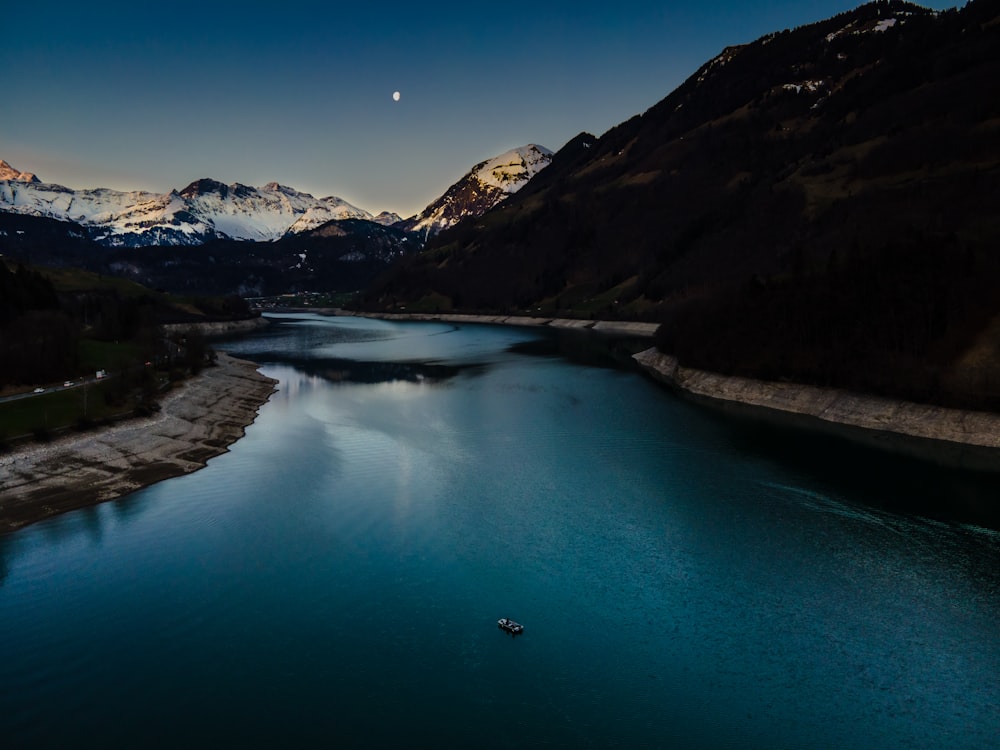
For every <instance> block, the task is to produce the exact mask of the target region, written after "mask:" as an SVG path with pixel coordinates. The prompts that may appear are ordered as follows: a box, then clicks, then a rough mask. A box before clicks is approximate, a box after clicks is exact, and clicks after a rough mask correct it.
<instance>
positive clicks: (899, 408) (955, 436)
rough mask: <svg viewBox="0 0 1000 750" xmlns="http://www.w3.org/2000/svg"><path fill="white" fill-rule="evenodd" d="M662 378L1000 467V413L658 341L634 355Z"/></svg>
mask: <svg viewBox="0 0 1000 750" xmlns="http://www.w3.org/2000/svg"><path fill="white" fill-rule="evenodd" d="M633 358H634V359H635V360H636V362H638V363H639V364H640V365H641V366H642V367H643V368H644V369H645V370H646V371H647V372H649V373H650V374H651V375H652V376H653V377H654V378H656V379H657V380H659V381H661V382H663V383H666V384H667V385H669V386H670V387H672V388H674V389H676V390H677V391H678V392H679V393H680V394H681V395H683V396H685V397H687V398H691V399H693V400H695V401H698V402H701V403H704V404H706V405H710V406H714V407H718V408H723V409H726V410H728V411H731V412H734V413H741V414H744V415H747V416H752V417H754V418H759V419H766V420H768V421H771V422H777V423H780V424H784V425H788V426H792V427H796V428H799V429H809V430H814V431H821V432H826V433H829V434H833V435H838V436H840V437H844V438H847V439H849V440H852V441H854V442H858V443H863V444H865V445H869V446H872V447H875V448H879V449H882V450H885V451H888V452H890V453H895V454H898V455H904V456H910V457H912V458H918V459H921V460H924V461H929V462H931V463H935V464H939V465H941V466H948V467H954V468H962V469H973V470H976V471H991V472H998V471H1000V415H998V414H992V413H989V412H977V411H963V410H960V409H947V408H945V407H941V406H933V405H929V404H917V403H913V402H910V401H900V400H897V399H890V398H882V397H879V396H868V395H864V394H859V393H852V392H849V391H843V390H839V389H836V388H821V387H818V386H809V385H801V384H797V383H776V382H770V381H763V380H753V379H751V378H741V377H735V376H727V375H719V374H718V373H713V372H706V371H704V370H696V369H694V368H689V367H682V366H680V364H679V363H678V361H677V359H676V358H675V357H672V356H669V355H667V354H663V353H662V352H660V351H659V350H657V349H656V348H651V349H647V350H645V351H643V352H639V353H638V354H636V355H634V357H633Z"/></svg>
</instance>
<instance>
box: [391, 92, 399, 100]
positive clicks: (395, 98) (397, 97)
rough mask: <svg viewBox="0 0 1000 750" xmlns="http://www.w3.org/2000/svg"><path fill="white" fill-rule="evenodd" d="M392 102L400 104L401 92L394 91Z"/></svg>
mask: <svg viewBox="0 0 1000 750" xmlns="http://www.w3.org/2000/svg"><path fill="white" fill-rule="evenodd" d="M392 100H393V101H394V102H398V101H399V92H398V91H393V92H392Z"/></svg>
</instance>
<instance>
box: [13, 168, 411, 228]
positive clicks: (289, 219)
mask: <svg viewBox="0 0 1000 750" xmlns="http://www.w3.org/2000/svg"><path fill="white" fill-rule="evenodd" d="M3 165H4V167H6V168H7V169H4V170H0V210H2V211H6V212H10V213H19V214H24V215H27V216H42V217H46V218H51V219H57V220H60V221H72V222H75V223H77V224H79V225H81V226H83V227H86V228H87V229H88V233H89V235H90V236H91V238H92V239H93V240H94V241H95V242H98V243H99V244H101V245H104V246H106V247H140V246H149V245H201V244H204V243H205V242H208V241H210V240H214V239H234V240H249V241H255V242H268V241H272V240H276V239H279V238H281V237H285V236H288V235H293V234H298V233H300V232H303V231H306V230H309V229H315V228H316V227H319V226H321V225H323V224H325V223H326V222H328V221H334V220H340V219H365V220H368V221H375V222H377V223H382V224H392V223H395V222H397V221H399V220H400V217H398V216H396V215H395V214H389V213H383V214H380V215H379V216H373V215H372V214H371V213H369V212H368V211H365V210H364V209H360V208H357V207H356V206H352V205H351V204H350V203H348V202H347V201H345V200H343V199H341V198H337V197H336V196H330V197H328V198H314V197H313V196H311V195H309V194H308V193H301V192H299V191H297V190H294V189H292V188H290V187H286V186H284V185H279V184H278V183H276V182H271V183H268V184H267V185H264V186H263V187H256V188H255V187H249V186H247V185H241V184H239V183H234V184H232V185H226V184H223V183H221V182H218V181H216V180H211V179H201V180H197V181H195V182H192V183H191V184H190V185H188V186H187V187H185V188H184V189H183V190H180V191H177V190H171V191H170V192H169V193H151V192H145V191H132V192H122V191H119V190H109V189H106V188H95V189H92V190H71V189H69V188H66V187H63V186H62V185H54V184H48V183H44V182H41V181H40V180H39V179H38V178H37V177H35V176H34V175H28V176H29V177H30V178H31V179H29V180H26V179H25V175H26V174H27V173H23V172H18V171H17V170H16V169H14V168H12V167H10V165H8V164H7V163H6V162H3Z"/></svg>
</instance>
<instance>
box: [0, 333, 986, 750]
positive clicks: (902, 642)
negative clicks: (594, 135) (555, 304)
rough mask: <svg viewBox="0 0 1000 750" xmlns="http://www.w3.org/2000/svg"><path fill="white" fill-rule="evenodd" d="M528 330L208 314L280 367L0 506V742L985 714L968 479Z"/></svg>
mask: <svg viewBox="0 0 1000 750" xmlns="http://www.w3.org/2000/svg"><path fill="white" fill-rule="evenodd" d="M551 335H552V334H551V333H549V332H544V331H536V330H531V329H517V328H503V327H486V326H463V327H455V326H451V325H447V324H433V323H428V324H395V323H388V322H378V321H368V320H358V319H323V318H319V317H313V316H298V317H295V316H285V317H280V318H277V319H276V321H275V325H273V326H272V327H271V329H269V330H267V331H266V332H264V333H261V334H258V335H254V336H253V337H250V338H245V339H242V340H238V341H232V342H227V343H226V344H225V346H224V348H226V349H227V350H229V351H232V352H233V353H235V354H237V355H240V356H244V357H247V358H251V359H254V360H255V361H258V362H260V363H261V367H262V370H263V372H265V373H266V374H268V375H271V376H273V377H275V378H278V379H279V380H280V387H279V391H278V392H277V393H276V394H275V396H274V397H273V398H272V400H271V401H270V402H269V403H268V404H267V405H266V406H264V408H263V409H262V410H261V413H260V416H259V418H258V420H257V422H256V423H255V424H254V425H253V426H252V427H251V428H250V429H249V430H248V432H247V435H246V437H245V438H244V439H243V440H241V441H239V442H238V443H236V444H235V445H234V446H233V448H232V450H231V452H229V453H228V454H226V455H224V456H220V457H218V458H216V459H213V460H212V461H211V462H210V463H209V465H208V467H207V468H206V469H204V470H202V471H200V472H197V473H195V474H192V475H189V476H186V477H181V478H177V479H172V480H169V481H166V482H163V483H161V484H159V485H156V486H154V487H151V488H147V489H145V490H142V491H140V492H136V493H134V494H133V495H131V496H129V497H127V498H124V499H122V500H120V501H116V502H113V503H108V504H105V505H102V506H99V507H96V508H92V509H89V510H85V511H81V512H77V513H72V514H68V515H66V516H63V517H60V518H57V519H54V520H51V521H48V522H45V523H40V524H37V525H35V526H32V527H29V528H27V529H25V530H22V531H19V532H17V533H14V534H9V535H6V536H3V537H0V737H2V738H3V739H2V740H0V743H2V746H3V747H32V748H37V747H154V746H160V747H180V746H198V747H206V746H213V747H214V746H242V747H303V746H308V747H314V746H331V747H351V746H354V747H393V746H409V747H429V746H432V745H433V746H440V747H464V746H475V747H479V748H490V747H509V746H528V747H533V746H550V747H594V748H603V747H615V746H617V747H629V748H631V747H655V748H660V747H664V748H670V747H675V748H874V747H879V748H991V747H996V741H997V737H998V736H1000V535H998V534H997V532H995V531H992V530H989V529H987V528H984V527H983V525H982V524H980V523H979V521H978V520H977V519H976V518H972V519H970V517H969V516H968V514H967V513H965V512H964V511H963V512H961V513H958V512H956V513H951V512H950V511H949V510H948V509H949V508H950V507H952V506H953V505H955V504H960V505H962V506H963V507H967V506H970V505H971V506H977V505H978V506H984V505H985V506H987V507H994V508H995V506H996V503H997V502H998V495H997V494H996V492H995V487H994V485H992V484H990V483H989V482H988V481H986V480H982V481H980V480H977V479H972V480H969V479H967V478H961V477H959V478H955V477H953V476H950V475H947V474H944V473H941V472H934V471H931V470H927V469H921V468H918V467H915V466H914V465H912V464H908V463H905V462H900V461H892V460H889V459H885V458H883V457H881V456H872V455H871V454H867V453H864V452H861V451H856V450H854V449H848V448H845V447H843V446H840V445H839V444H836V443H833V442H822V441H818V440H817V441H812V440H811V439H805V438H796V439H795V440H794V444H792V443H789V442H788V441H787V438H785V442H784V443H782V442H781V439H779V438H775V437H774V436H773V435H770V434H769V433H767V432H765V431H764V430H763V429H758V428H754V427H753V426H748V425H740V424H738V423H734V422H732V421H731V420H728V419H723V418H720V417H718V416H716V415H713V414H711V413H710V412H706V411H704V410H702V409H699V408H696V407H693V406H691V405H689V404H687V403H684V402H682V401H679V400H677V399H676V398H674V397H673V396H671V395H670V394H668V393H667V392H665V391H663V390H662V389H659V388H658V387H657V386H655V385H653V384H651V383H650V382H648V381H647V380H645V379H644V378H642V377H641V376H640V375H637V374H635V373H633V372H630V371H627V370H624V369H615V368H612V367H595V366H591V365H582V364H579V363H577V362H574V361H571V360H570V359H567V358H566V357H564V356H561V355H560V354H559V353H558V351H557V346H556V344H557V343H558V342H556V341H554V340H553V339H552V338H551ZM581 341H582V340H581V339H576V340H575V345H574V347H573V348H574V349H575V350H576V352H577V354H579V352H580V351H581V350H586V349H587V348H588V345H587V344H586V342H583V343H581ZM590 361H593V358H590ZM803 446H805V448H803ZM970 498H971V500H970ZM953 501H954V502H953ZM960 501H961V502H960ZM915 509H916V510H915ZM502 616H509V617H513V618H515V619H517V620H519V621H521V622H523V623H524V624H525V625H526V632H525V634H524V635H523V636H521V637H519V638H517V639H514V638H511V637H509V636H507V635H505V634H503V633H502V632H501V631H499V630H498V629H497V627H496V620H497V618H498V617H502Z"/></svg>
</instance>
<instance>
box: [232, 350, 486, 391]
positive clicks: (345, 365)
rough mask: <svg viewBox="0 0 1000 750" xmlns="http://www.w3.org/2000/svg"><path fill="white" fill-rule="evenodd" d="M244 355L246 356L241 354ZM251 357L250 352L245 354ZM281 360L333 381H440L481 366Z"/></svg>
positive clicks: (336, 360) (349, 360) (350, 360)
mask: <svg viewBox="0 0 1000 750" xmlns="http://www.w3.org/2000/svg"><path fill="white" fill-rule="evenodd" d="M241 356H248V355H245V354H244V355H241ZM249 356H250V358H253V355H249ZM285 361H286V362H287V363H288V364H290V365H291V366H293V367H294V368H295V369H297V370H300V371H302V372H304V373H306V374H307V375H313V376H316V377H320V378H323V379H324V380H329V381H330V382H333V383H372V384H374V383H392V382H398V381H406V382H409V383H429V384H433V383H441V382H444V381H445V380H450V379H451V378H453V377H455V376H456V375H458V374H460V373H461V372H463V371H473V370H480V369H482V367H483V366H482V365H444V364H438V363H432V362H359V361H357V360H353V359H288V358H286V359H285Z"/></svg>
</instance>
